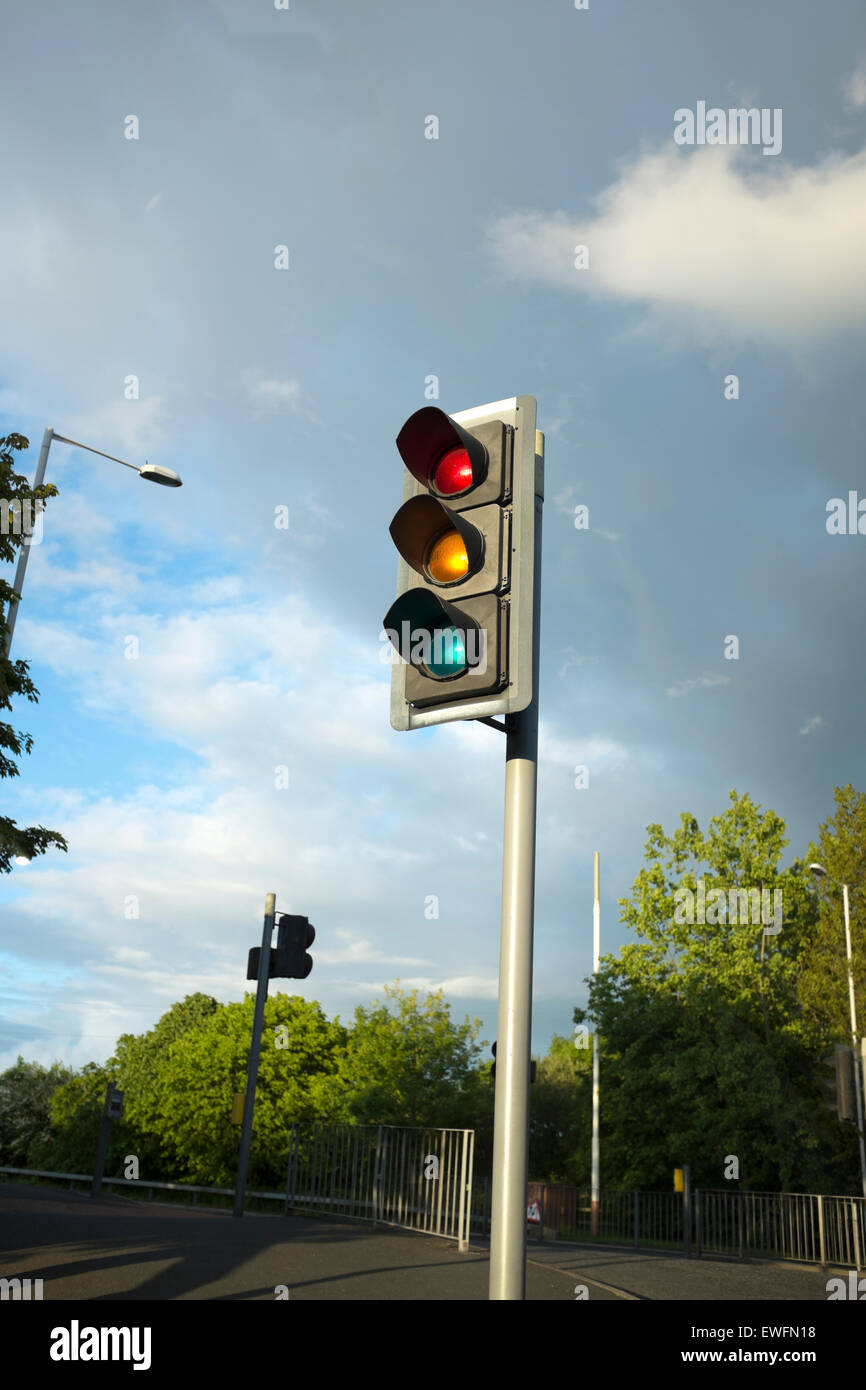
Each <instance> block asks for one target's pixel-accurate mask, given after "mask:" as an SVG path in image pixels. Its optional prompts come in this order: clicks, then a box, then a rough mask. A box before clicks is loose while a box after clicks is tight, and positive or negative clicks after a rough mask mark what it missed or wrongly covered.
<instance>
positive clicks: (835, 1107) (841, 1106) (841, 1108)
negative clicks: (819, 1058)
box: [824, 1043, 857, 1124]
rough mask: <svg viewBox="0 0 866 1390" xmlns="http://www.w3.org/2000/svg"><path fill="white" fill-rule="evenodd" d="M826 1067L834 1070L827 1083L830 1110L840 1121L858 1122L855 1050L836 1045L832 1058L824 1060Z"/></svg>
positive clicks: (839, 1044)
mask: <svg viewBox="0 0 866 1390" xmlns="http://www.w3.org/2000/svg"><path fill="white" fill-rule="evenodd" d="M824 1066H825V1067H832V1068H833V1076H832V1078H830V1079H828V1080H827V1082H826V1085H827V1089H828V1091H829V1092H830V1095H831V1099H829V1100H828V1101H827V1106H828V1109H830V1110H832V1111H834V1112H835V1114H836V1116H837V1118H838V1119H840V1120H843V1121H846V1122H847V1121H853V1122H854V1123H855V1124H856V1122H857V1092H856V1082H855V1080H854V1050H853V1048H850V1047H843V1045H842V1044H841V1043H836V1045H835V1046H834V1048H833V1055H832V1057H825V1058H824Z"/></svg>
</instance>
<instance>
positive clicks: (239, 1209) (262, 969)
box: [232, 893, 277, 1216]
mask: <svg viewBox="0 0 866 1390" xmlns="http://www.w3.org/2000/svg"><path fill="white" fill-rule="evenodd" d="M276 915H277V895H276V893H268V895H267V897H266V899H265V925H264V930H263V932H262V949H261V951H260V953H259V976H258V981H257V982H256V1009H255V1013H254V1015H253V1036H252V1040H251V1042H250V1056H249V1062H248V1064H247V1093H246V1097H245V1099H244V1121H243V1127H242V1129H241V1147H240V1153H239V1154H238V1176H237V1182H236V1183H235V1204H234V1210H233V1211H232V1216H243V1214H244V1197H245V1196H246V1190H247V1170H248V1168H249V1166H250V1147H251V1145H252V1139H253V1111H254V1109H255V1104H256V1082H257V1080H258V1076H259V1052H260V1051H261V1045H262V1025H263V1024H264V1021H265V1001H266V1000H267V997H268V980H269V979H270V968H271V940H272V938H273V935H274V919H275V918H276Z"/></svg>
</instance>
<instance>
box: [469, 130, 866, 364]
mask: <svg viewBox="0 0 866 1390" xmlns="http://www.w3.org/2000/svg"><path fill="white" fill-rule="evenodd" d="M767 163H768V161H767V160H760V161H758V162H757V164H756V163H755V161H754V160H750V156H749V152H747V151H743V150H739V149H737V148H736V147H734V146H725V145H720V146H715V147H710V146H706V147H702V148H700V149H695V150H689V151H683V150H677V149H669V150H663V151H662V152H661V153H656V154H645V155H642V156H641V157H640V158H638V159H636V160H635V161H634V162H633V163H632V164H630V165H629V166H627V167H626V168H625V169H624V170H623V172H622V173H621V175H620V176H619V178H617V179H616V181H615V182H614V183H612V184H611V185H610V186H609V187H608V188H606V189H605V190H604V191H603V192H602V193H601V194H600V195H599V196H598V197H597V198H596V200H595V203H596V210H595V213H594V215H592V216H589V217H585V218H579V217H575V216H573V215H570V214H567V213H565V212H553V213H543V212H537V211H529V212H515V213H512V214H510V215H508V216H505V217H502V218H500V219H499V220H498V221H497V222H495V223H494V224H493V225H492V226H491V227H490V228H489V229H488V246H489V249H490V253H491V255H492V256H493V257H494V259H495V261H496V262H497V264H498V266H499V267H500V269H501V270H502V271H503V273H505V274H507V275H510V276H514V277H519V278H525V279H528V280H536V281H541V282H543V283H546V284H548V285H551V286H553V287H555V288H558V289H565V290H569V291H571V292H572V293H574V294H589V295H595V296H598V297H606V298H611V299H618V300H621V301H624V302H628V303H632V304H637V305H640V306H642V307H643V308H644V309H645V310H647V311H648V313H649V315H650V317H651V319H656V320H658V321H659V322H664V323H666V324H667V325H668V326H669V327H676V328H679V329H680V330H684V329H687V330H688V331H689V332H690V333H691V334H693V335H694V336H695V337H697V338H699V339H701V340H702V341H704V342H708V343H711V344H716V343H717V341H718V337H719V335H720V334H730V335H735V336H736V337H737V338H738V339H740V340H742V339H743V338H752V339H754V340H756V341H759V342H760V341H763V342H769V343H772V344H774V345H776V346H781V347H785V346H788V345H791V344H792V342H795V341H796V342H800V343H802V342H805V341H811V340H819V339H821V338H824V337H826V336H828V335H831V334H838V333H840V332H843V331H845V330H853V331H862V330H863V327H864V324H866V238H864V236H863V231H862V229H863V226H864V224H866V151H861V152H860V153H859V154H856V155H852V156H851V157H850V158H845V157H843V156H841V155H830V156H828V157H827V158H826V159H824V160H823V161H822V162H821V163H819V164H816V165H814V166H812V167H803V168H793V167H788V168H786V169H785V168H783V169H780V170H776V169H767V168H766V165H767ZM580 243H585V244H587V245H588V246H589V248H590V268H589V269H588V270H575V269H574V247H575V246H576V245H577V244H580Z"/></svg>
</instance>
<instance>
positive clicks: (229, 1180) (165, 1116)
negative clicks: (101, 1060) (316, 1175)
mask: <svg viewBox="0 0 866 1390" xmlns="http://www.w3.org/2000/svg"><path fill="white" fill-rule="evenodd" d="M254 1007H255V997H254V996H253V995H252V994H248V995H246V996H245V998H244V1000H243V1002H242V1003H234V1004H224V1005H220V1004H217V1003H216V1001H215V1000H212V999H208V998H207V996H205V995H201V994H199V995H193V996H190V997H189V998H187V999H185V1000H184V1001H183V1004H176V1005H175V1006H174V1008H173V1009H172V1010H170V1011H169V1013H168V1014H166V1015H164V1016H163V1018H162V1019H160V1021H159V1023H158V1024H157V1026H156V1028H155V1029H153V1030H152V1032H151V1033H149V1034H146V1035H145V1037H144V1038H131V1037H128V1036H127V1037H125V1038H122V1039H121V1040H120V1041H119V1043H118V1048H117V1058H116V1062H117V1071H118V1084H119V1085H120V1088H121V1090H123V1091H124V1095H125V1102H124V1105H125V1113H124V1120H125V1122H126V1124H127V1125H128V1126H129V1130H130V1132H131V1133H132V1132H133V1131H134V1132H135V1133H136V1135H137V1139H136V1141H135V1142H136V1143H137V1144H138V1147H137V1148H136V1147H135V1146H134V1145H133V1147H130V1148H129V1149H128V1150H127V1152H129V1153H137V1154H138V1155H139V1159H140V1165H141V1166H140V1171H141V1175H142V1177H144V1176H149V1177H156V1176H157V1175H160V1176H161V1175H162V1174H165V1175H166V1176H167V1177H170V1179H171V1180H172V1181H176V1182H197V1183H202V1184H205V1185H213V1186H223V1187H225V1186H232V1185H233V1183H234V1178H235V1173H236V1169H237V1149H238V1129H237V1128H236V1127H234V1126H233V1125H232V1124H231V1108H232V1098H233V1096H234V1095H235V1093H237V1092H243V1091H244V1090H245V1088H246V1070H247V1059H248V1055H249V1048H250V1038H251V1036H252V1025H253V1010H254ZM341 1042H342V1030H341V1029H340V1027H339V1025H338V1024H334V1023H330V1022H329V1021H328V1019H327V1018H326V1017H325V1015H324V1013H323V1011H322V1009H321V1006H320V1005H319V1004H316V1003H308V1002H306V1001H305V1000H303V999H300V998H298V997H296V996H292V995H287V994H276V995H274V996H272V997H270V998H269V999H268V1001H267V1003H266V1006H265V1018H264V1029H263V1034H262V1047H261V1054H260V1059H259V1074H258V1085H257V1088H256V1110H255V1138H254V1144H253V1151H252V1156H251V1162H250V1185H251V1186H252V1187H255V1186H256V1185H257V1183H259V1182H266V1183H269V1184H271V1185H272V1184H273V1183H274V1182H277V1181H282V1180H283V1179H284V1177H285V1166H286V1159H287V1153H288V1134H289V1125H290V1123H291V1122H292V1121H293V1120H312V1119H316V1118H321V1119H324V1118H328V1117H329V1116H328V1108H329V1104H331V1103H332V1102H331V1097H330V1095H329V1092H328V1087H327V1081H328V1078H330V1077H331V1076H332V1075H333V1073H334V1072H335V1071H336V1065H337V1062H336V1054H337V1051H338V1048H339V1046H340V1044H341ZM131 1142H132V1141H131Z"/></svg>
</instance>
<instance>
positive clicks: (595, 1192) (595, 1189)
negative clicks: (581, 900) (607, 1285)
mask: <svg viewBox="0 0 866 1390" xmlns="http://www.w3.org/2000/svg"><path fill="white" fill-rule="evenodd" d="M600 951H601V903H600V901H599V896H598V850H596V852H595V854H594V856H593V861H592V973H593V975H597V974H598V959H599V953H600ZM600 1065H601V1059H600V1056H599V1050H598V1025H597V1024H596V1026H595V1027H594V1028H593V1030H592V1176H591V1183H592V1195H591V1197H590V1233H591V1234H592V1235H593V1236H597V1235H598V1203H599V1152H598V1087H599V1068H600Z"/></svg>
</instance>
